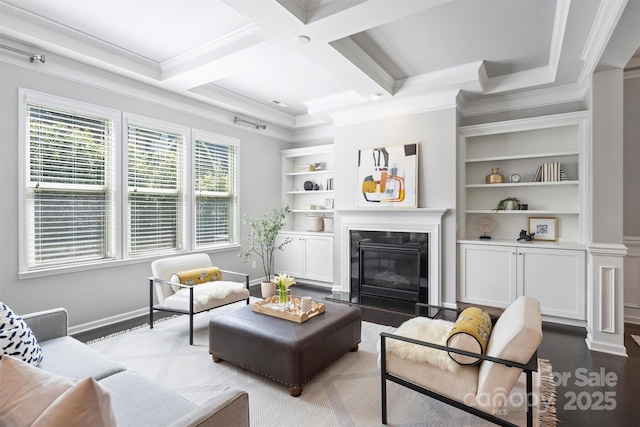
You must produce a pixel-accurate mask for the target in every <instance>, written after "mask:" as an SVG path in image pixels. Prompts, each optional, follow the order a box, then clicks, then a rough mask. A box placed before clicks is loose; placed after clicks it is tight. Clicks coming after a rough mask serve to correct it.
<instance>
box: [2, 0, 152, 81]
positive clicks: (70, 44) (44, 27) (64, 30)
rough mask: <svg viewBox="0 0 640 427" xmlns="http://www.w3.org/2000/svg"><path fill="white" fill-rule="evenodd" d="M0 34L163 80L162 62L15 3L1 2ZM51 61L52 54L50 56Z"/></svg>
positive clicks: (108, 67) (115, 69)
mask: <svg viewBox="0 0 640 427" xmlns="http://www.w3.org/2000/svg"><path fill="white" fill-rule="evenodd" d="M0 15H1V16H2V26H1V27H0V35H5V36H7V37H11V38H14V39H17V40H20V41H22V42H24V43H30V44H33V45H34V46H36V47H38V48H40V49H44V50H47V51H48V52H47V53H54V54H59V55H63V56H66V57H68V58H71V59H73V60H76V61H81V62H85V63H88V64H90V65H93V66H96V67H101V68H104V69H107V70H110V71H114V72H116V71H118V72H124V73H128V74H129V75H131V74H133V73H137V74H140V75H143V76H145V77H150V78H155V79H159V78H160V76H161V73H160V65H159V64H158V63H157V62H155V61H152V60H150V59H147V58H145V57H143V56H140V55H137V54H134V53H132V52H130V51H128V50H126V49H122V48H120V47H118V46H115V45H112V44H110V43H106V42H104V41H102V40H99V39H97V38H95V37H92V36H89V35H87V34H85V33H83V32H81V31H76V30H73V29H70V28H68V27H65V26H62V25H60V24H58V23H56V22H53V21H50V20H47V19H44V18H42V17H39V16H36V15H33V14H31V13H29V12H26V11H24V10H22V9H19V8H17V7H15V6H12V5H8V4H6V3H0ZM47 60H49V56H48V57H47Z"/></svg>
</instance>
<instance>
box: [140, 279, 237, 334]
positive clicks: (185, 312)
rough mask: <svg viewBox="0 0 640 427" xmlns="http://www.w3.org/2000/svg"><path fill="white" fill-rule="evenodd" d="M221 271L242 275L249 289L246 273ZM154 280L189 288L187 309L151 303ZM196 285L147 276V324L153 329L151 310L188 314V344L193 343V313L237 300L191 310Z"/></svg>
mask: <svg viewBox="0 0 640 427" xmlns="http://www.w3.org/2000/svg"><path fill="white" fill-rule="evenodd" d="M220 271H222V272H223V273H226V274H232V275H237V276H242V277H244V280H245V284H246V287H247V290H248V291H250V288H249V275H248V274H244V273H238V272H236V271H229V270H220ZM156 282H158V283H164V284H167V285H170V286H179V287H181V288H188V289H189V310H179V309H175V308H166V307H162V306H161V305H160V304H156V305H154V304H153V294H154V287H155V286H153V285H154V284H155V283H156ZM196 286H198V285H183V284H181V283H173V282H169V281H168V280H163V279H158V278H156V277H149V326H150V328H151V329H153V312H154V311H168V312H171V313H178V314H187V315H188V316H189V344H190V345H193V316H194V314H198V313H204V312H205V311H210V310H214V309H216V308H219V307H224V306H225V305H229V304H235V303H236V302H238V301H233V302H230V303H227V304H222V305H219V306H216V307H212V308H208V309H206V310H202V311H198V312H194V311H193V289H194V288H195V287H196ZM246 301H247V305H249V298H247V299H246Z"/></svg>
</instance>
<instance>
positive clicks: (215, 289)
mask: <svg viewBox="0 0 640 427" xmlns="http://www.w3.org/2000/svg"><path fill="white" fill-rule="evenodd" d="M245 289H247V287H246V286H245V285H244V284H243V283H240V282H226V281H221V282H207V283H203V284H201V285H197V286H194V287H193V303H194V304H199V305H206V304H207V303H208V302H209V301H211V300H212V299H224V298H226V297H228V296H229V295H230V294H237V293H241V292H243V291H244V290H245ZM176 295H180V296H184V297H187V298H189V289H187V288H182V289H180V290H179V291H178V292H176Z"/></svg>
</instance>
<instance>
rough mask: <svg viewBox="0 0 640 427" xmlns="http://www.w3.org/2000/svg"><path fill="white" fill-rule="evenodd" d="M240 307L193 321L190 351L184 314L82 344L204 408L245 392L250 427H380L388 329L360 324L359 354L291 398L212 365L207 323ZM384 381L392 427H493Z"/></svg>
mask: <svg viewBox="0 0 640 427" xmlns="http://www.w3.org/2000/svg"><path fill="white" fill-rule="evenodd" d="M242 305H243V303H237V304H232V305H230V306H226V307H222V308H221V309H218V310H216V311H214V312H209V313H203V314H200V315H198V316H196V318H195V319H194V345H192V346H190V345H189V337H188V331H189V319H188V317H187V316H179V317H175V318H169V319H168V320H164V321H160V322H157V323H156V324H155V325H154V329H149V327H148V326H145V327H142V328H137V329H134V330H130V331H127V332H125V333H119V334H114V335H111V336H109V337H105V338H103V339H98V340H93V341H91V342H89V343H88V345H89V346H90V347H92V348H94V349H95V350H97V351H99V352H101V353H103V354H105V355H107V356H108V357H110V358H112V359H115V360H117V361H118V362H120V363H122V364H123V365H125V366H126V367H127V368H128V369H131V370H133V371H136V372H138V373H140V374H142V375H143V376H145V377H147V378H149V379H150V380H152V381H154V382H155V383H157V384H160V385H162V386H164V387H166V388H169V389H171V390H173V391H175V392H176V393H178V394H180V395H181V396H183V397H184V398H186V399H188V400H190V401H192V402H194V403H196V404H202V403H203V402H205V401H207V400H208V399H210V398H211V397H213V396H215V395H217V394H219V393H220V392H222V391H223V390H225V389H226V388H228V387H230V386H231V387H235V388H239V389H242V390H245V391H247V392H248V394H249V405H250V417H251V425H252V426H254V427H261V426H264V427H268V426H274V427H275V426H283V427H288V426H292V427H293V426H296V427H297V426H307V427H323V426H327V427H334V426H361V427H366V426H379V425H381V422H380V417H381V414H380V411H381V409H380V408H381V403H380V371H379V369H378V365H377V352H376V343H377V341H378V340H379V336H380V332H383V331H386V332H392V331H393V330H394V328H392V327H389V326H382V325H378V324H374V323H368V322H363V328H362V342H361V344H360V346H359V350H358V351H357V352H355V353H347V354H345V355H344V356H343V357H341V358H340V359H339V360H338V361H336V362H335V363H334V364H332V365H331V366H330V367H329V368H327V369H326V370H325V371H323V372H321V373H320V374H319V375H318V376H316V377H315V378H314V379H313V380H311V381H310V382H309V383H307V384H306V385H305V386H304V389H303V391H302V395H301V396H300V397H298V398H295V397H291V396H290V395H289V389H288V388H287V387H285V386H283V385H280V384H278V383H276V382H274V381H271V380H269V379H267V378H264V377H262V376H259V375H256V374H254V373H251V372H248V371H246V370H244V369H241V368H238V367H236V366H234V365H232V364H230V363H226V362H222V363H213V361H212V360H211V357H210V355H209V348H208V324H209V323H208V322H209V319H210V318H211V317H212V316H218V315H220V314H222V313H224V312H228V311H230V310H236V309H238V308H241V307H242ZM273 363H278V361H277V360H274V361H273ZM540 367H541V370H542V371H543V373H544V374H545V375H543V376H545V378H547V379H546V381H542V383H541V384H536V386H535V388H534V392H536V391H537V390H539V389H540V388H542V389H543V391H542V395H543V396H544V399H543V402H542V405H541V407H542V408H543V411H542V412H543V414H542V416H541V417H540V419H541V420H544V421H543V423H542V424H541V425H543V426H555V425H556V423H557V421H556V417H555V386H554V384H553V379H552V375H551V365H550V364H549V363H548V362H544V361H542V363H541V365H540ZM535 378H538V376H537V375H536V377H535ZM522 379H524V375H523V376H522ZM387 384H388V386H387V393H388V425H390V426H438V427H441V426H493V425H494V424H492V423H489V422H487V421H484V420H482V419H480V418H478V417H475V416H473V415H470V414H467V413H466V412H464V411H461V410H458V409H456V408H453V407H451V406H449V405H446V404H443V403H440V402H438V401H436V400H434V399H431V398H429V397H427V396H424V395H421V394H419V393H417V392H414V391H411V390H409V389H406V388H404V387H401V386H399V385H397V384H395V383H392V382H388V383H387ZM517 387H518V390H515V391H514V393H519V396H524V390H525V388H524V381H522V383H521V384H520V385H518V386H517ZM512 395H513V394H512ZM513 396H515V395H513ZM510 401H511V402H512V403H520V402H521V401H522V398H520V397H517V396H516V397H515V398H513V399H510ZM504 418H506V419H508V420H509V421H511V422H515V423H516V424H518V425H525V423H524V412H523V411H522V410H520V409H515V408H512V407H509V408H507V413H506V414H505V415H504ZM536 419H537V417H536ZM536 425H539V424H538V423H537V424H536Z"/></svg>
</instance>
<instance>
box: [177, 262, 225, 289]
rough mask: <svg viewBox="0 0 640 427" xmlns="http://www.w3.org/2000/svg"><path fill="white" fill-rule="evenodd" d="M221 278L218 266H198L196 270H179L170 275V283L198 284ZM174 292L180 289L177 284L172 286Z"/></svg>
mask: <svg viewBox="0 0 640 427" xmlns="http://www.w3.org/2000/svg"><path fill="white" fill-rule="evenodd" d="M218 280H222V271H220V269H219V268H218V267H208V268H198V269H196V270H187V271H181V272H179V273H173V274H172V275H171V282H172V283H180V284H183V285H191V286H194V285H200V284H202V283H207V282H214V281H218ZM172 288H173V290H174V292H177V291H179V290H180V287H179V286H172Z"/></svg>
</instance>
